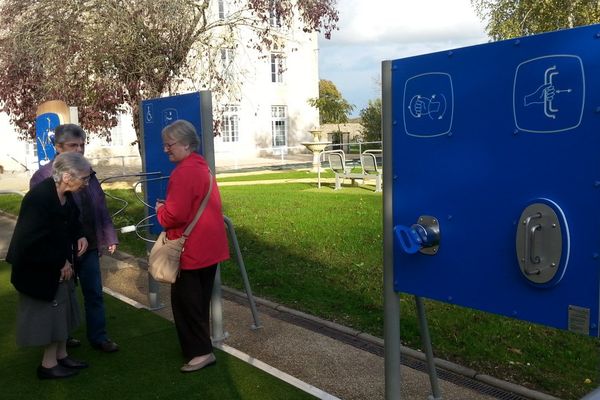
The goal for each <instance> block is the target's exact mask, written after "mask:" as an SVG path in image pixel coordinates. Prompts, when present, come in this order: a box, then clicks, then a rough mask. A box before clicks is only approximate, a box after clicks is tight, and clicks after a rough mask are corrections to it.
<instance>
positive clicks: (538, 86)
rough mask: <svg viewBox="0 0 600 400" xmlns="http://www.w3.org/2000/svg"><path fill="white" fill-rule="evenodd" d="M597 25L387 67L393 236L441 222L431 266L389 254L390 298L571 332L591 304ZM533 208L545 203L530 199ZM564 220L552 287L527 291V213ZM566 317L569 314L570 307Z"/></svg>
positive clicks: (598, 224) (597, 248)
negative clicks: (407, 296) (550, 213)
mask: <svg viewBox="0 0 600 400" xmlns="http://www.w3.org/2000/svg"><path fill="white" fill-rule="evenodd" d="M599 32H600V26H599V25H595V26H589V27H583V28H577V29H571V30H564V31H559V32H553V33H547V34H542V35H536V36H530V37H525V38H521V39H518V40H508V41H503V42H496V43H490V44H485V45H479V46H473V47H467V48H462V49H456V50H452V51H448V52H439V53H433V54H428V55H423V56H417V57H411V58H405V59H399V60H394V61H392V83H391V86H392V87H391V90H392V95H391V98H392V124H393V125H392V126H393V176H394V184H393V188H392V190H393V224H394V226H396V225H405V226H407V225H408V226H410V225H411V224H414V223H415V222H417V219H418V217H419V216H421V215H429V216H434V217H436V218H437V219H438V220H439V221H440V228H441V242H440V247H439V251H438V252H437V254H436V255H434V256H429V255H424V254H420V253H417V254H406V253H404V252H403V251H402V250H401V248H400V246H398V243H395V244H394V288H395V290H396V291H398V292H406V293H411V294H415V295H419V296H425V297H429V298H433V299H437V300H440V301H444V302H448V303H453V304H458V305H462V306H467V307H472V308H476V309H480V310H484V311H489V312H492V313H496V314H501V315H506V316H511V317H515V318H520V319H523V320H527V321H532V322H536V323H540V324H544V325H548V326H553V327H558V328H563V329H566V328H568V315H569V309H570V308H571V309H573V308H578V307H581V309H583V310H587V311H589V334H590V335H592V336H597V335H598V317H599V313H600V311H599V302H600V258H599V254H600V112H598V110H599V109H600V74H599V73H598V71H600V39H599V36H598V35H597V34H598V33H599ZM536 199H542V200H536ZM535 202H541V203H545V204H555V205H556V206H557V208H558V209H559V210H560V211H562V213H564V218H565V220H566V223H565V224H563V226H562V233H563V234H562V237H563V252H562V256H561V261H560V265H559V266H558V267H557V268H559V271H558V273H557V275H556V278H555V279H553V280H552V281H551V282H549V283H547V284H536V283H535V282H530V281H529V280H528V279H526V278H525V276H524V274H523V273H522V272H521V270H520V267H519V260H518V259H517V255H516V250H515V249H516V246H515V243H516V232H517V225H518V224H519V218H520V216H521V213H522V212H523V210H524V209H525V208H526V207H527V206H528V205H529V204H531V203H535ZM573 306H574V307H573Z"/></svg>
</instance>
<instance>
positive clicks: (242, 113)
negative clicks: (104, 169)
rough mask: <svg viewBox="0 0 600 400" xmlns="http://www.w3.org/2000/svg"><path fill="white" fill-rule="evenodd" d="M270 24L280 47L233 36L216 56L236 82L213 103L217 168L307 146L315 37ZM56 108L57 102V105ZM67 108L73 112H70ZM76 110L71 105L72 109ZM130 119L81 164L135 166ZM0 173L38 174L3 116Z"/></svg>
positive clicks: (221, 13) (29, 148)
mask: <svg viewBox="0 0 600 400" xmlns="http://www.w3.org/2000/svg"><path fill="white" fill-rule="evenodd" d="M211 4H213V6H214V8H215V9H214V10H213V13H214V15H215V17H216V18H221V19H222V18H227V16H228V13H230V12H235V10H229V9H228V7H229V3H228V2H227V0H219V1H217V2H212V3H211ZM270 24H271V26H272V28H273V29H274V30H275V31H276V32H277V34H278V45H275V44H274V45H273V46H272V49H271V51H268V52H266V51H263V52H262V53H259V52H258V51H257V50H255V49H253V48H251V47H249V46H247V44H248V40H249V39H250V38H251V37H252V35H253V34H252V32H251V31H250V30H249V29H248V28H239V29H238V31H237V32H238V35H237V38H236V41H235V43H233V44H232V46H231V47H223V48H217V49H216V51H218V54H219V56H218V57H220V63H221V68H223V69H224V71H226V73H227V75H228V76H229V77H230V78H231V79H233V80H235V81H239V82H240V84H239V85H234V86H235V87H236V89H235V90H233V91H231V92H230V93H228V95H227V96H223V97H220V98H219V97H217V96H214V95H213V119H214V120H220V121H221V128H220V131H221V134H220V136H217V137H215V159H216V164H217V167H219V166H220V165H223V164H227V165H233V164H235V165H238V166H243V165H245V164H252V161H251V160H255V161H256V160H257V158H260V157H272V156H278V157H281V156H283V155H285V154H290V153H298V152H303V153H305V152H306V151H305V149H304V147H303V146H301V145H300V142H302V141H307V140H310V134H309V130H310V129H313V128H314V127H315V126H318V111H317V110H316V109H315V108H313V107H311V106H309V105H308V103H307V100H308V99H309V98H313V97H317V96H318V95H319V90H318V81H319V77H318V40H317V34H316V33H305V32H303V31H302V26H301V24H300V22H299V21H298V23H297V24H296V25H295V26H294V27H293V28H292V29H285V30H284V29H282V28H279V27H278V26H277V25H278V21H277V18H276V17H275V16H273V18H271V21H270ZM197 86H198V85H197V84H194V83H189V84H188V85H187V87H181V88H180V89H178V92H179V93H186V92H189V91H193V90H198V89H201V88H200V87H197ZM57 100H60V99H57ZM72 106H73V105H72ZM74 106H76V105H74ZM135 140H136V135H135V132H134V130H133V123H132V118H131V116H130V115H127V114H123V115H120V116H119V125H118V126H117V127H115V128H114V129H113V130H112V141H111V143H107V142H106V141H105V140H104V139H99V138H94V137H93V135H91V137H90V142H89V144H88V146H87V148H86V156H87V157H88V158H90V159H91V160H92V163H93V164H94V165H98V164H111V165H116V166H119V165H136V166H137V165H141V163H140V160H139V154H138V148H137V145H131V143H133V142H134V141H135ZM0 148H1V149H2V152H1V153H0V165H1V166H2V167H3V169H4V172H5V173H7V172H11V171H24V170H25V166H27V167H28V168H29V169H31V170H34V169H36V168H37V167H36V160H37V156H36V153H35V147H34V145H33V144H32V143H25V142H22V141H19V140H17V133H16V131H15V129H14V128H13V127H12V126H11V125H10V124H9V123H8V117H7V116H6V115H0Z"/></svg>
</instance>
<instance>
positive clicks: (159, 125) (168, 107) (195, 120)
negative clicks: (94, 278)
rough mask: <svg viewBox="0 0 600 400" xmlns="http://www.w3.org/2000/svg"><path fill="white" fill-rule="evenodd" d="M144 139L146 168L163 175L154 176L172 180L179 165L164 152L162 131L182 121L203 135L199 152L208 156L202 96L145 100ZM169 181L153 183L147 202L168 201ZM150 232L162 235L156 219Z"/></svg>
mask: <svg viewBox="0 0 600 400" xmlns="http://www.w3.org/2000/svg"><path fill="white" fill-rule="evenodd" d="M141 107H142V113H143V115H142V117H143V138H142V157H143V165H144V166H145V171H144V172H147V173H151V172H159V173H160V175H156V176H152V178H157V177H168V176H169V175H170V174H171V171H172V170H173V168H175V164H173V163H172V162H170V161H169V158H168V157H167V155H166V154H165V152H164V151H163V145H162V138H161V132H162V129H163V128H164V127H165V126H167V125H169V124H170V123H172V122H174V121H175V120H178V119H185V120H187V121H189V122H190V123H192V124H193V125H194V127H195V128H196V132H198V136H200V148H199V150H198V153H200V154H204V152H203V149H202V147H201V146H202V134H203V132H202V121H201V115H200V114H201V113H200V93H198V92H194V93H188V94H182V95H177V96H170V97H160V98H155V99H148V100H144V101H142V104H141ZM166 188H167V179H162V180H151V181H149V182H148V184H147V185H146V201H147V202H148V204H150V205H152V206H153V205H154V204H155V202H156V199H164V198H165V195H166ZM147 211H148V214H147V215H151V214H154V209H149V210H147ZM150 222H151V223H152V224H153V225H152V228H151V229H150V230H151V232H152V233H155V234H158V233H160V231H161V230H162V228H161V227H160V225H159V224H158V223H157V222H156V221H155V220H154V221H150Z"/></svg>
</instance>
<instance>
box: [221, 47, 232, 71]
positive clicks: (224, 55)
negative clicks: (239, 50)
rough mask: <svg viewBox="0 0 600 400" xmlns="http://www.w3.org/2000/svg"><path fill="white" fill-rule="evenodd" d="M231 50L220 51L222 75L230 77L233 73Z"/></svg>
mask: <svg viewBox="0 0 600 400" xmlns="http://www.w3.org/2000/svg"><path fill="white" fill-rule="evenodd" d="M233 57H234V52H233V49H221V67H222V68H223V75H226V76H231V75H232V72H233Z"/></svg>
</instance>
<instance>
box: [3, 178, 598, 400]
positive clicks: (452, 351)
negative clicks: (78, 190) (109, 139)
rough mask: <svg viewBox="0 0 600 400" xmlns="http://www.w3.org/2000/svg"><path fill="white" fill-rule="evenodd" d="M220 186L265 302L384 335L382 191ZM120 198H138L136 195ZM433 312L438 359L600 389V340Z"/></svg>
mask: <svg viewBox="0 0 600 400" xmlns="http://www.w3.org/2000/svg"><path fill="white" fill-rule="evenodd" d="M300 173H301V174H304V173H305V172H303V171H300ZM277 175H278V174H268V176H269V177H274V176H277ZM263 176H267V175H263ZM261 179H262V178H261ZM273 179H275V178H273ZM251 180H258V178H256V175H254V176H253V178H252V179H251ZM220 190H221V195H222V198H223V204H224V208H225V214H226V215H227V216H228V217H229V218H231V219H232V221H233V222H234V224H235V227H236V231H237V234H238V239H239V242H240V245H241V247H242V252H243V255H244V261H245V263H246V268H247V271H248V275H249V278H250V282H251V285H252V290H253V292H254V293H255V294H256V295H257V296H260V297H264V298H268V299H272V300H274V301H277V302H279V303H282V304H285V305H287V306H289V307H292V308H295V309H299V310H302V311H305V312H308V313H311V314H314V315H318V316H320V317H322V318H326V319H329V320H332V321H335V322H338V323H340V324H343V325H346V326H351V327H353V328H355V329H358V330H361V331H365V332H368V333H371V334H373V335H375V336H379V337H382V335H383V304H382V302H383V300H382V299H383V294H382V287H383V282H382V280H383V274H382V252H383V245H382V197H381V194H380V193H374V192H373V190H372V187H367V186H364V187H349V186H347V187H344V189H343V190H341V191H333V190H332V188H331V186H324V187H323V188H322V189H320V190H319V189H317V188H316V185H315V183H287V184H272V185H255V186H253V185H249V186H222V187H221V188H220ZM111 193H115V194H118V195H119V196H128V197H129V198H132V194H131V191H113V192H111ZM0 198H1V196H0ZM1 204H2V203H0V205H1ZM131 204H132V206H131V207H132V208H131V209H129V210H128V215H127V216H126V217H123V220H121V219H120V218H121V217H119V218H118V219H117V221H116V224H115V225H116V226H123V225H128V224H131V223H134V222H136V221H138V220H139V219H140V218H141V215H142V212H143V210H142V208H141V206H138V205H136V204H135V202H133V201H132V202H131ZM133 214H137V215H135V216H134V215H133ZM121 237H122V238H121V240H122V246H121V249H122V250H123V251H127V252H131V253H133V254H137V255H144V254H145V245H144V244H143V243H142V242H141V241H140V240H138V239H136V237H135V235H134V234H131V233H130V234H127V235H122V236H121ZM222 276H223V282H224V284H226V285H228V286H231V287H236V288H238V289H241V288H242V287H243V286H242V282H241V279H240V276H239V273H238V271H237V266H235V265H234V264H233V263H232V262H228V263H225V264H224V265H223V270H222ZM426 306H427V314H428V321H429V325H430V330H431V336H432V341H433V346H434V351H435V355H436V356H437V357H440V358H443V359H448V360H451V361H454V362H456V363H458V364H461V365H464V366H466V367H470V368H473V369H475V370H476V371H478V372H480V373H485V374H488V375H491V376H494V377H497V378H499V379H505V380H508V381H511V382H514V383H518V384H522V385H524V386H526V387H529V388H532V389H536V390H540V391H543V392H546V393H549V394H552V395H555V396H557V397H560V398H564V399H579V398H581V397H582V396H583V395H584V394H586V393H588V392H590V391H591V390H592V389H593V388H595V387H597V386H598V385H600V376H599V374H600V368H599V366H600V340H599V339H598V338H589V337H585V336H580V335H576V334H573V333H570V332H566V331H560V330H556V329H552V328H547V327H542V326H539V325H535V324H531V323H528V322H523V321H518V320H513V319H509V318H505V317H501V316H497V315H493V314H488V313H484V312H479V311H475V310H472V309H468V308H463V307H456V306H452V305H449V304H445V303H440V302H436V301H427V302H426ZM401 334H402V341H403V343H404V344H405V345H407V346H409V347H411V348H416V349H419V348H420V347H421V344H420V337H419V334H418V325H417V318H416V312H415V306H414V300H413V297H412V296H408V295H403V296H402V297H401ZM587 380H589V383H586V382H587Z"/></svg>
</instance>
